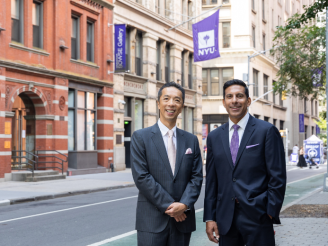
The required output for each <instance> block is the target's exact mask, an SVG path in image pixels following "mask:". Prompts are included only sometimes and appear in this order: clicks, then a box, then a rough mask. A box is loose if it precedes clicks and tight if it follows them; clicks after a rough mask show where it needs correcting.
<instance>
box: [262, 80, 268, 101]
mask: <svg viewBox="0 0 328 246" xmlns="http://www.w3.org/2000/svg"><path fill="white" fill-rule="evenodd" d="M268 79H269V77H268V76H267V75H265V74H264V75H263V94H265V93H267V92H268V91H269V86H268ZM264 99H265V100H269V95H265V96H264Z"/></svg>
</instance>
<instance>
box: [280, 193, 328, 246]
mask: <svg viewBox="0 0 328 246" xmlns="http://www.w3.org/2000/svg"><path fill="white" fill-rule="evenodd" d="M327 228H328V192H323V191H322V189H320V191H317V192H315V193H312V194H311V195H310V196H308V197H306V198H304V199H302V200H300V201H298V202H295V203H294V204H293V205H292V206H289V207H286V208H285V210H284V211H282V212H281V225H277V226H275V231H276V246H285V245H286V246H289V245H295V246H299V245H304V246H314V245H315V246H328V233H327Z"/></svg>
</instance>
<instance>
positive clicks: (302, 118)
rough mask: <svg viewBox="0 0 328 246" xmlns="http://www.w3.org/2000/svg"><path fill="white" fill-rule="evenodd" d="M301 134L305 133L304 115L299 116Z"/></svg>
mask: <svg viewBox="0 0 328 246" xmlns="http://www.w3.org/2000/svg"><path fill="white" fill-rule="evenodd" d="M299 123H300V132H304V114H299Z"/></svg>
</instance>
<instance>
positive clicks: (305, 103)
mask: <svg viewBox="0 0 328 246" xmlns="http://www.w3.org/2000/svg"><path fill="white" fill-rule="evenodd" d="M306 101H307V99H306V98H304V100H303V103H304V114H306V112H307V111H308V110H307V102H306Z"/></svg>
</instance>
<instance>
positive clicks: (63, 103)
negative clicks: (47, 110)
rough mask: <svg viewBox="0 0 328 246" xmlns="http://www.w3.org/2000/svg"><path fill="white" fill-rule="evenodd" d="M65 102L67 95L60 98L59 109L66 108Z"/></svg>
mask: <svg viewBox="0 0 328 246" xmlns="http://www.w3.org/2000/svg"><path fill="white" fill-rule="evenodd" d="M65 103H66V100H65V97H63V96H61V97H60V98H59V109H60V110H61V111H63V110H64V108H65Z"/></svg>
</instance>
